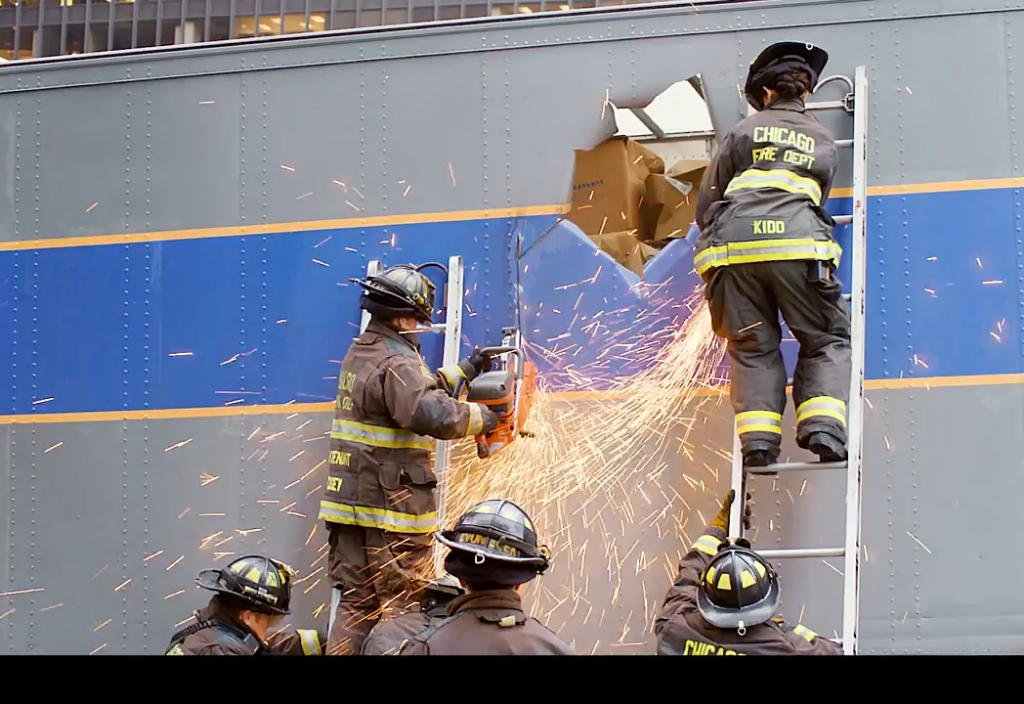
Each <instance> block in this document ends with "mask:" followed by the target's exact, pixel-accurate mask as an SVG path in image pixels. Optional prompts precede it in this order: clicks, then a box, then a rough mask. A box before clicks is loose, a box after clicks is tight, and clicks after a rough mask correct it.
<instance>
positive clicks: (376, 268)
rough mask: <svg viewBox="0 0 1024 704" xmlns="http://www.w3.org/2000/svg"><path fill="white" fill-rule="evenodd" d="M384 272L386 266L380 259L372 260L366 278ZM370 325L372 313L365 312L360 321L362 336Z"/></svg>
mask: <svg viewBox="0 0 1024 704" xmlns="http://www.w3.org/2000/svg"><path fill="white" fill-rule="evenodd" d="M383 271H384V265H383V264H381V262H380V260H379V259H371V260H370V263H369V264H367V265H366V278H370V277H371V276H380V275H381V273H382V272H383ZM369 324H370V311H368V310H364V311H363V316H362V318H361V319H360V321H359V334H360V335H362V334H363V333H364V332H366V326H367V325H369Z"/></svg>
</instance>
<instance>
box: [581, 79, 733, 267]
mask: <svg viewBox="0 0 1024 704" xmlns="http://www.w3.org/2000/svg"><path fill="white" fill-rule="evenodd" d="M702 93H703V90H702V86H701V80H700V77H699V76H693V77H690V78H687V79H684V80H680V81H678V82H676V83H674V84H672V85H671V86H669V87H668V88H666V89H665V90H664V91H662V92H661V93H660V94H659V95H658V96H657V97H655V98H654V100H652V101H651V102H650V103H648V104H646V105H628V104H626V103H621V104H620V103H616V102H615V98H614V96H610V97H609V99H608V102H607V106H606V107H607V109H608V110H610V111H612V113H613V117H614V120H615V125H616V127H617V128H618V130H617V132H616V133H615V135H614V136H612V137H610V138H609V139H606V140H605V141H603V142H601V143H600V144H598V145H596V146H595V147H594V148H592V149H589V150H576V152H575V157H576V161H575V168H574V173H573V183H572V195H571V202H572V209H571V210H570V212H569V213H568V215H567V216H566V219H567V220H569V221H570V222H572V223H573V224H574V225H575V226H576V227H578V228H579V229H580V230H581V231H582V232H583V233H584V234H585V235H587V237H588V238H590V240H591V242H593V244H594V246H595V247H596V248H598V249H600V250H602V251H604V252H605V253H607V254H608V255H609V256H611V257H612V259H614V260H615V261H616V263H618V264H619V265H621V266H623V267H625V268H626V269H628V270H630V271H632V272H633V273H635V274H636V275H638V276H640V277H641V278H642V277H643V270H644V266H645V265H646V263H647V262H648V261H650V260H652V259H653V258H654V257H655V256H656V255H657V254H658V252H659V251H660V250H661V249H662V248H664V247H665V246H666V245H668V244H669V243H670V242H671V241H672V240H674V239H681V238H685V237H686V235H687V233H688V232H689V229H690V225H691V223H692V222H693V220H694V216H695V213H696V207H697V191H698V189H699V187H700V180H701V178H702V176H703V174H704V169H705V167H706V166H707V165H708V163H709V162H710V159H711V156H712V152H713V148H714V131H713V130H712V127H711V117H710V114H709V112H708V108H707V104H706V103H705V101H704V99H703V97H702Z"/></svg>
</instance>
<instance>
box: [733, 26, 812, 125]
mask: <svg viewBox="0 0 1024 704" xmlns="http://www.w3.org/2000/svg"><path fill="white" fill-rule="evenodd" d="M827 63H828V52H826V51H825V50H824V49H822V48H821V47H818V46H815V45H814V44H809V43H807V42H778V43H777V44H772V45H771V46H769V47H768V48H766V49H765V50H764V51H762V52H761V53H760V54H759V55H758V57H757V58H756V59H754V60H753V61H751V62H750V69H749V70H748V72H747V83H746V87H745V88H744V91H743V93H744V95H745V97H746V99H747V102H748V103H750V105H751V106H753V107H754V109H756V110H764V88H765V87H767V86H769V85H770V84H771V81H772V79H774V78H775V76H776V75H778V74H779V73H782V72H784V71H788V70H790V69H792V68H794V67H800V68H803V69H805V70H806V71H807V72H808V73H810V74H811V91H814V89H815V87H816V86H817V85H818V79H819V78H820V77H821V74H822V72H823V71H824V70H825V65H826V64H827Z"/></svg>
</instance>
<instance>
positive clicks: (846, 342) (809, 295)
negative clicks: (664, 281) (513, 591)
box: [705, 261, 851, 458]
mask: <svg viewBox="0 0 1024 704" xmlns="http://www.w3.org/2000/svg"><path fill="white" fill-rule="evenodd" d="M821 271H826V272H827V271H828V270H827V269H824V267H823V266H822V265H820V264H819V263H818V262H814V261H781V262H758V263H752V264H736V265H732V266H724V267H721V268H719V269H717V270H716V271H715V272H714V273H713V274H712V275H711V277H710V279H709V281H708V284H707V287H706V289H705V296H706V297H707V300H708V309H709V311H710V313H711V325H712V328H713V329H714V331H715V334H716V335H718V336H719V337H723V338H725V339H726V340H727V341H728V350H729V361H730V366H731V383H730V396H731V398H732V404H733V409H734V410H735V412H736V424H737V432H738V434H739V436H740V442H741V445H742V448H743V453H744V454H746V453H748V452H751V451H754V450H767V451H768V452H769V454H771V456H772V457H773V458H777V457H778V455H779V453H780V451H781V445H782V414H783V412H784V411H785V410H786V367H785V364H784V363H783V359H782V351H781V350H780V348H779V345H780V343H781V342H782V328H781V326H780V324H779V313H780V312H781V313H782V317H783V319H784V320H785V321H786V324H787V325H788V326H789V329H790V331H792V333H793V336H794V337H795V338H796V340H797V342H798V343H799V345H800V355H799V358H798V359H797V363H796V370H795V372H794V374H793V402H794V403H795V404H796V416H797V428H796V440H797V445H799V446H800V447H802V448H805V449H806V448H807V440H808V438H809V436H810V435H811V434H812V433H817V432H825V433H828V434H829V435H831V436H832V437H834V438H835V439H836V440H838V441H839V442H841V443H842V444H843V445H845V444H846V403H847V401H849V395H850V372H851V368H850V367H851V362H850V352H851V347H850V308H849V305H848V304H847V302H846V301H845V300H843V297H842V286H841V284H840V282H839V280H838V279H837V278H835V276H833V275H831V274H829V275H828V276H827V280H822V278H823V277H821V276H820V274H819V272H821Z"/></svg>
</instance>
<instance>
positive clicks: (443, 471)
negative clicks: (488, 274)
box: [359, 256, 465, 578]
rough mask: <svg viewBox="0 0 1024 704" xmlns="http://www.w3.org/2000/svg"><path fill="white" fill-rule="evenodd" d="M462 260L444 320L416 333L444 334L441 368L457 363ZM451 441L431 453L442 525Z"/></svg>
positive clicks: (440, 557)
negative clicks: (432, 454)
mask: <svg viewBox="0 0 1024 704" xmlns="http://www.w3.org/2000/svg"><path fill="white" fill-rule="evenodd" d="M464 266H465V265H464V264H463V261H462V257H459V256H455V257H450V258H449V259H448V281H447V282H445V286H444V301H445V304H444V317H445V320H444V322H443V323H434V324H432V325H431V326H430V327H429V328H426V327H424V328H422V329H421V330H419V331H418V332H435V333H444V354H443V357H442V360H441V364H442V366H448V365H450V364H457V363H458V361H459V351H460V348H461V345H460V341H461V340H462V297H463V293H464V291H465V287H464V282H465V269H464ZM382 271H383V266H382V265H381V263H380V261H379V260H377V259H374V260H372V261H371V262H370V263H369V264H368V265H367V267H366V276H367V277H370V276H380V274H381V272H382ZM369 322H370V314H369V312H367V311H365V310H364V311H363V319H362V322H361V324H360V326H359V332H360V334H362V333H363V332H364V331H365V330H366V326H367V325H368V324H369ZM452 442H453V441H451V440H438V441H437V450H436V452H435V453H434V474H435V475H436V476H437V520H438V523H439V524H440V525H443V522H444V519H445V500H444V497H445V493H446V492H445V486H446V482H447V480H448V465H449V464H451V457H452V449H451V443H452ZM433 555H434V572H435V574H436V576H437V577H438V578H440V577H443V576H444V574H445V571H444V551H443V550H441V546H440V545H438V544H437V543H435V544H434V553H433Z"/></svg>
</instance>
